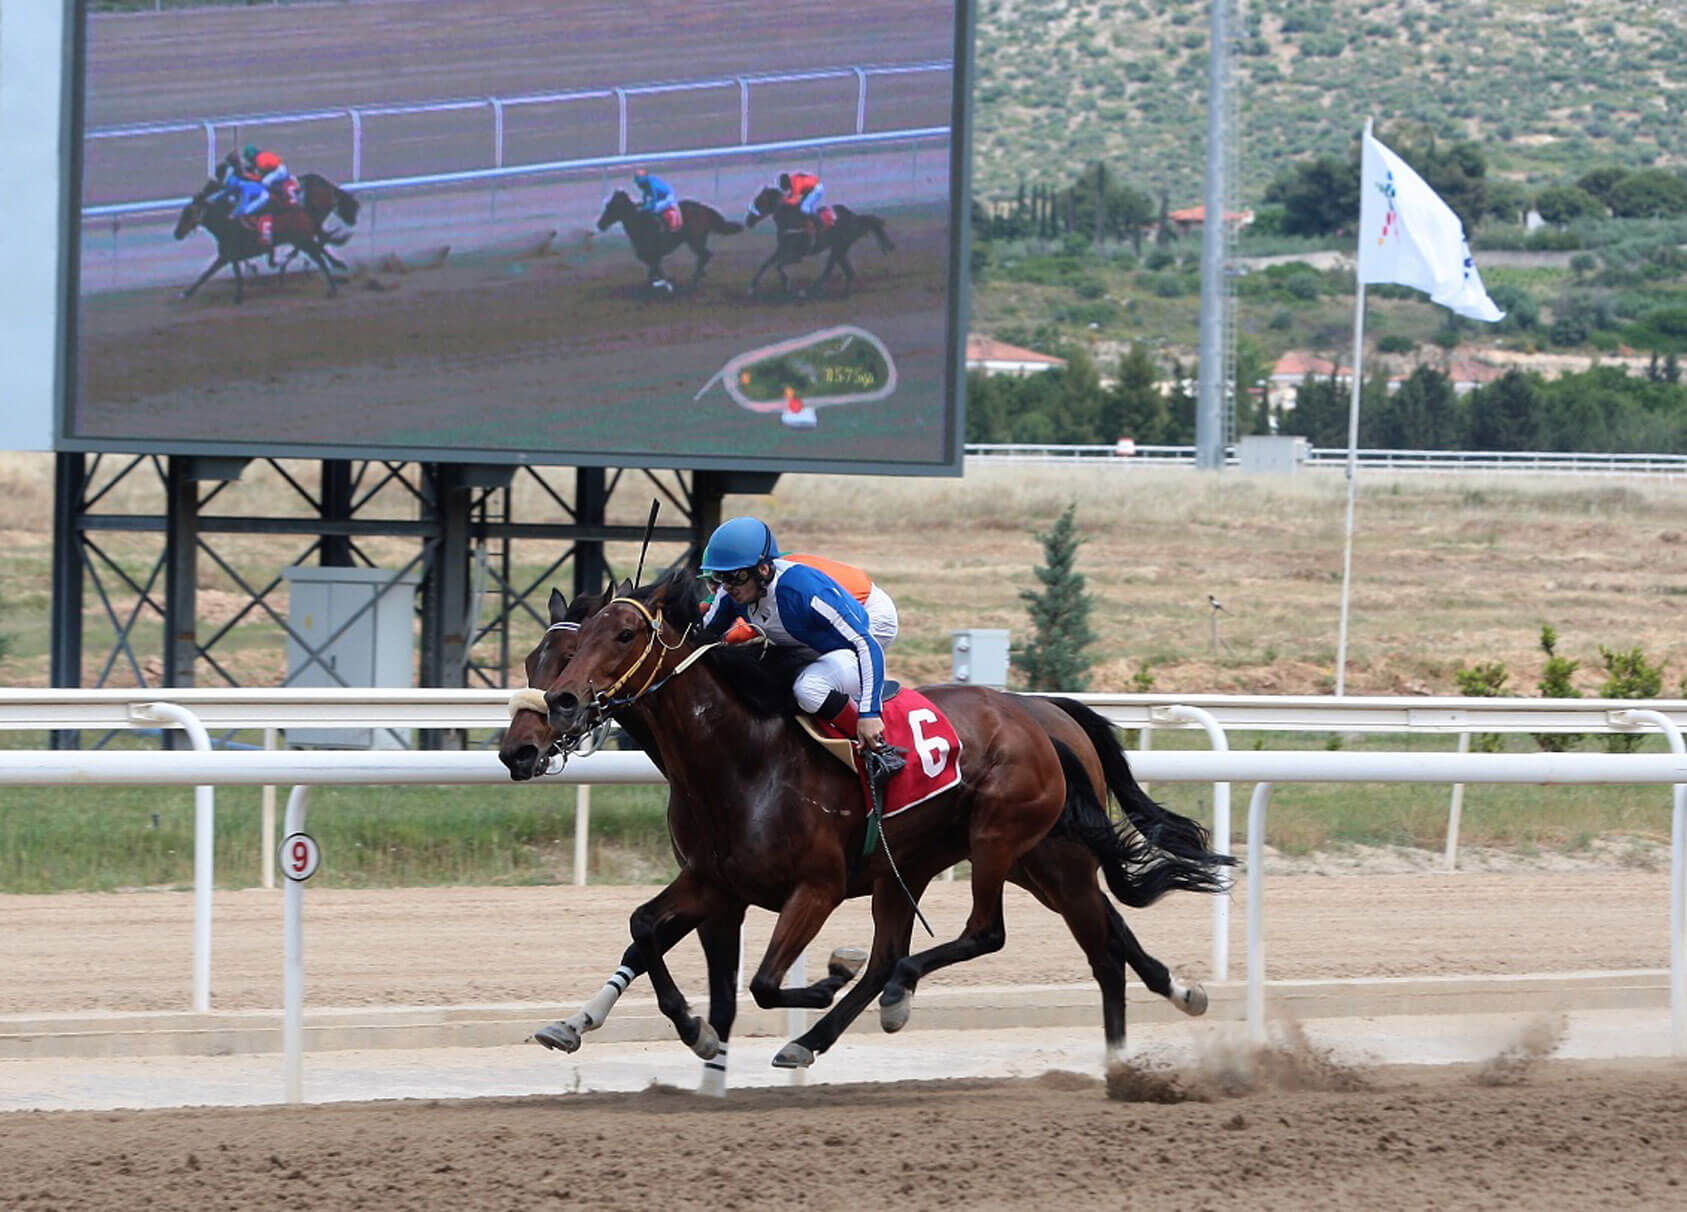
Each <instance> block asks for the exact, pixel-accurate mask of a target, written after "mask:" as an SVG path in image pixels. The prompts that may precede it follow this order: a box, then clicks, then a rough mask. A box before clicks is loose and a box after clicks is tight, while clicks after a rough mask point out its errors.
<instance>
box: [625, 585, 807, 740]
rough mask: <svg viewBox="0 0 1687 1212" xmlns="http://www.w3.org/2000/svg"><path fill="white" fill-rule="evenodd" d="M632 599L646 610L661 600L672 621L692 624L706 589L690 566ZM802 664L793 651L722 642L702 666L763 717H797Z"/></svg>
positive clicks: (708, 653) (700, 608)
mask: <svg viewBox="0 0 1687 1212" xmlns="http://www.w3.org/2000/svg"><path fill="white" fill-rule="evenodd" d="M627 596H629V597H631V598H633V599H634V600H635V601H638V602H640V603H642V604H643V605H645V606H651V607H653V606H654V605H656V604H657V603H658V602H659V603H660V604H661V605H662V606H663V607H664V609H666V610H667V611H668V614H669V616H670V618H676V619H684V620H685V621H686V622H692V621H694V620H696V619H699V618H701V617H702V606H703V597H704V593H703V586H702V584H701V583H700V582H699V581H698V579H697V575H696V574H695V573H694V572H692V571H691V569H690V568H688V567H686V566H685V565H680V566H678V567H675V568H670V569H669V570H668V571H667V572H664V573H663V574H662V575H661V576H660V577H658V578H657V579H656V580H654V581H652V582H651V583H650V584H649V585H645V586H643V587H641V588H638V589H635V590H633V592H632V593H631V594H629V595H627ZM676 607H677V608H678V611H677V612H676V609H675V608H676ZM681 627H682V628H683V623H682V624H681ZM800 662H801V658H800V657H799V656H798V655H797V654H795V653H792V652H790V651H789V650H781V649H778V648H770V647H767V646H765V645H762V644H753V643H752V644H722V645H721V646H720V647H718V648H711V649H710V650H709V651H708V652H707V653H706V654H705V655H704V657H703V664H705V665H707V666H708V667H709V668H710V669H711V670H713V671H714V672H715V674H716V675H717V676H719V678H720V680H721V682H722V683H723V684H725V686H726V687H727V688H728V689H729V690H731V691H732V692H733V694H735V695H736V696H737V697H738V700H739V701H740V702H741V703H743V704H744V706H745V707H746V708H748V709H749V712H750V714H751V715H753V716H756V717H757V718H759V719H778V718H782V717H789V716H792V715H795V714H796V711H797V700H796V697H795V696H794V695H793V693H792V690H791V683H792V682H793V681H794V680H795V677H796V667H797V665H798V664H799V663H800Z"/></svg>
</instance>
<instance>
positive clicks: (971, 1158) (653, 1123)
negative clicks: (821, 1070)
mask: <svg viewBox="0 0 1687 1212" xmlns="http://www.w3.org/2000/svg"><path fill="white" fill-rule="evenodd" d="M1473 857H1474V856H1473ZM1667 885H1668V875H1667V872H1665V871H1660V870H1644V869H1634V868H1624V867H1611V868H1603V869H1600V868H1585V869H1579V870H1556V871H1555V870H1547V869H1544V868H1539V869H1535V870H1511V871H1505V872H1499V871H1490V872H1483V871H1472V872H1470V873H1467V874H1461V875H1459V876H1456V877H1446V876H1441V875H1435V874H1428V873H1421V872H1420V873H1409V872H1399V873H1388V874H1381V873H1377V872H1375V871H1372V872H1371V873H1369V874H1367V875H1365V876H1364V877H1363V878H1355V877H1353V876H1351V875H1340V874H1336V873H1335V869H1334V868H1332V867H1325V868H1324V869H1322V870H1318V871H1313V872H1306V873H1301V874H1287V873H1274V874H1273V876H1272V879H1271V882H1270V884H1269V890H1268V896H1269V898H1270V900H1269V904H1270V907H1271V911H1272V913H1271V917H1270V921H1269V925H1268V930H1267V938H1268V941H1269V946H1270V958H1271V962H1272V968H1271V974H1272V976H1273V977H1274V978H1288V977H1313V976H1342V975H1408V974H1428V973H1439V974H1455V973H1466V974H1468V973H1515V972H1531V971H1533V972H1542V971H1547V972H1562V971H1572V970H1577V969H1586V968H1595V967H1597V968H1619V967H1654V968H1655V967H1659V966H1661V965H1662V963H1663V962H1664V959H1665V955H1666V947H1667V943H1666V934H1667V895H1668V893H1667ZM648 891H649V890H648V889H642V888H630V887H609V888H593V889H575V888H554V887H553V888H511V889H418V890H409V891H398V892H349V891H331V890H326V889H322V890H312V891H311V892H310V894H309V895H308V896H307V909H306V924H307V932H308V933H307V938H308V948H309V950H308V955H309V964H310V978H309V987H310V997H311V1001H312V1004H313V1005H318V1006H321V1005H330V1004H337V1005H346V1004H369V1003H376V1002H388V1003H390V1002H410V1003H450V1002H465V1001H480V1002H490V1001H500V1000H512V1001H513V1000H524V999H528V998H534V999H546V1000H548V999H557V1001H558V1004H564V1005H567V1006H568V1007H569V1008H572V1007H573V1005H575V1004H577V1002H576V999H577V998H579V997H580V996H583V995H584V994H586V993H589V992H590V991H591V990H592V989H594V988H595V987H596V984H597V982H598V981H599V980H600V979H601V977H602V975H603V973H604V972H605V971H606V969H607V967H608V966H609V965H610V964H612V963H613V960H614V955H615V954H616V953H618V950H619V947H620V942H621V940H622V939H624V938H625V934H624V926H623V925H622V922H623V921H624V914H625V911H626V910H627V909H628V908H630V907H631V906H632V905H633V904H636V903H637V902H638V901H639V900H640V899H641V898H642V897H644V896H645V895H647V894H648ZM964 897H965V888H964V885H961V884H955V885H938V886H937V887H935V888H934V889H933V890H932V893H931V894H930V895H929V897H928V905H929V907H930V908H931V909H932V910H933V911H934V912H933V917H934V925H936V926H937V927H938V929H939V930H940V931H942V930H944V929H945V928H950V929H952V928H953V927H954V926H955V925H957V924H958V921H959V918H960V916H961V915H962V914H964V912H965V900H964ZM278 901H279V897H278V896H277V895H276V894H273V893H262V892H246V893H228V894H222V895H220V896H219V899H218V904H217V915H218V916H217V945H216V950H215V952H214V964H213V966H214V980H213V1004H214V1005H216V1006H218V1007H222V1008H233V1007H238V1006H272V1005H274V1004H275V1002H276V1000H277V993H278V988H279V979H278V975H277V970H278V960H279V956H278V952H279V939H278V934H279V914H280V910H279V904H278ZM1244 907H1245V899H1244V896H1243V894H1242V893H1241V892H1239V893H1238V898H1237V904H1236V906H1235V921H1236V922H1237V923H1240V921H1241V920H1242V912H1243V909H1244ZM1008 913H1009V918H1008V922H1009V941H1008V946H1007V949H1006V950H1005V951H1004V952H1002V953H1001V954H1000V955H998V956H993V957H989V958H988V959H986V960H984V961H980V962H978V963H975V964H972V965H966V966H963V967H962V968H960V969H956V970H952V971H951V972H949V973H945V974H942V975H940V976H934V977H933V978H932V983H933V984H934V985H935V984H936V983H937V982H939V981H942V982H944V983H962V982H968V981H978V982H989V983H1006V982H1041V981H1054V982H1074V981H1078V980H1082V979H1084V974H1083V972H1082V969H1081V961H1080V960H1079V958H1078V955H1077V952H1076V949H1075V948H1074V947H1073V946H1072V944H1071V942H1070V940H1068V939H1066V938H1065V936H1064V933H1063V930H1062V927H1061V926H1060V924H1059V922H1058V921H1057V920H1056V919H1055V918H1054V917H1053V916H1052V915H1050V914H1048V913H1046V912H1043V911H1042V910H1040V909H1037V908H1035V907H1034V906H1033V905H1031V904H1030V903H1029V902H1028V901H1026V900H1025V899H1024V898H1023V897H1022V896H1020V895H1018V894H1015V896H1014V897H1013V899H1012V900H1010V903H1009V909H1008ZM1206 915H1207V905H1206V903H1205V902H1203V901H1200V900H1197V899H1196V898H1193V897H1174V898H1172V899H1171V900H1169V901H1168V902H1166V903H1165V904H1164V905H1161V906H1156V907H1155V908H1154V909H1153V910H1150V911H1146V912H1141V913H1136V914H1134V915H1132V918H1131V920H1132V923H1133V925H1134V927H1135V928H1136V929H1137V931H1138V933H1139V934H1140V935H1141V937H1142V938H1143V941H1144V943H1145V945H1147V946H1148V947H1149V949H1150V950H1151V951H1153V952H1155V953H1156V954H1158V955H1161V956H1162V957H1164V958H1165V959H1167V960H1168V961H1169V962H1171V963H1173V964H1174V965H1176V966H1178V967H1180V968H1182V969H1183V970H1184V971H1186V972H1189V973H1192V974H1195V975H1200V974H1201V972H1202V969H1203V968H1204V965H1205V957H1206V955H1207V947H1206V937H1207V936H1206V921H1207V916H1206ZM190 919H191V897H189V896H188V895H186V894H184V893H170V892H140V893H127V894H121V895H107V896H100V895H87V896H82V895H75V896H64V897H8V898H0V970H4V971H5V972H6V973H7V974H8V980H7V982H6V983H5V984H4V985H3V986H0V997H3V999H4V1000H3V1001H0V1012H4V1013H11V1014H17V1013H20V1012H24V1011H26V1010H28V1011H37V1012H39V1011H44V1010H50V1009H62V1010H73V1009H87V1008H94V1007H104V1008H118V1007H122V1008H128V1009H139V1008H146V1007H157V1006H162V1007H169V1008H178V1007H180V1006H181V1005H182V1003H183V1000H184V999H185V996H186V984H187V980H186V978H187V972H188V960H187V955H188V942H189V933H190V932H189V929H188V924H189V921H190ZM864 926H865V915H864V913H863V912H862V911H861V908H860V906H858V905H851V906H848V907H846V909H845V910H844V911H843V912H842V913H840V915H839V916H838V919H837V920H836V922H834V923H833V925H832V926H830V927H829V928H828V930H827V933H826V935H824V936H823V938H822V940H821V944H820V945H821V946H822V947H826V946H830V945H833V944H834V943H836V942H843V941H851V940H856V941H858V940H857V939H856V936H858V935H860V934H862V932H863V928H864ZM766 929H767V916H766V915H763V914H757V915H755V916H754V917H753V919H752V928H751V932H750V940H749V945H750V948H751V951H752V953H754V952H755V950H756V949H757V948H759V946H760V944H761V940H762V939H763V938H764V937H765V932H766ZM1238 938H1239V936H1238ZM694 952H695V948H694V947H691V946H690V945H689V944H687V945H685V946H682V947H681V948H680V949H679V951H678V952H677V953H676V954H678V955H680V956H681V963H680V964H678V965H676V976H678V977H679V979H680V980H681V982H682V983H684V984H687V985H688V986H689V988H691V989H692V990H694V991H697V990H698V976H699V974H698V972H697V965H696V962H695V960H694V959H693V958H692V957H693V954H694ZM811 962H813V959H812V958H811ZM642 991H643V986H642V985H640V986H638V987H635V990H634V993H639V992H642ZM699 993H700V991H699ZM917 1014H918V1011H917V1010H916V1016H917ZM911 1038H916V1039H917V1037H911ZM1287 1038H1288V1041H1289V1042H1287V1043H1284V1044H1280V1045H1279V1046H1277V1047H1276V1048H1274V1049H1273V1050H1270V1051H1266V1052H1263V1053H1259V1054H1255V1055H1253V1056H1252V1057H1251V1058H1250V1057H1249V1056H1247V1055H1246V1054H1243V1053H1240V1052H1237V1053H1235V1054H1233V1055H1210V1056H1207V1057H1205V1058H1203V1059H1202V1060H1201V1061H1200V1062H1199V1063H1198V1064H1197V1065H1195V1066H1193V1067H1191V1068H1190V1069H1189V1070H1187V1071H1179V1072H1171V1071H1155V1070H1151V1069H1136V1070H1120V1071H1117V1072H1116V1073H1115V1074H1114V1075H1113V1079H1112V1081H1111V1083H1110V1089H1109V1087H1108V1086H1104V1084H1103V1083H1102V1082H1101V1081H1099V1080H1097V1079H1095V1078H1093V1077H1088V1076H1080V1075H1077V1074H1070V1073H1048V1074H1045V1075H1044V1076H1042V1077H1041V1078H1035V1079H1028V1080H1002V1081H971V1082H937V1083H931V1082H927V1083H917V1082H916V1083H902V1084H896V1085H828V1086H817V1087H809V1088H806V1089H797V1088H784V1089H763V1090H738V1091H735V1092H734V1094H733V1095H732V1097H731V1099H730V1100H729V1101H728V1102H727V1103H726V1104H724V1105H712V1104H704V1103H700V1102H699V1101H698V1100H697V1097H696V1096H695V1095H693V1094H690V1093H689V1092H680V1091H674V1090H670V1089H665V1088H652V1089H650V1090H647V1091H645V1092H643V1093H640V1094H636V1095H583V1096H564V1097H539V1098H523V1099H487V1100H477V1101H466V1102H444V1103H442V1102H437V1101H432V1102H416V1101H412V1102H401V1101H394V1102H380V1103H364V1104H336V1105H331V1106H322V1107H314V1108H308V1109H281V1108H270V1109H263V1108H242V1109H217V1110H209V1109H206V1110H191V1109H190V1110H174V1111H150V1112H140V1113H106V1112H98V1113H95V1112H52V1113H40V1112H35V1113H14V1114H9V1115H5V1116H0V1173H3V1174H4V1175H5V1183H4V1185H3V1187H0V1202H3V1203H4V1204H5V1206H11V1207H19V1208H52V1209H75V1208H102V1207H135V1206H137V1205H145V1206H148V1207H151V1208H154V1209H173V1208H192V1209H200V1208H206V1207H230V1208H248V1207H255V1206H258V1205H260V1204H263V1203H274V1202H285V1203H286V1204H288V1205H290V1206H297V1207H315V1208H357V1207H368V1208H398V1207H430V1208H462V1209H479V1208H530V1207H550V1206H559V1207H560V1206H574V1205H582V1206H596V1207H602V1208H650V1207H666V1208H705V1207H706V1208H772V1207H786V1206H791V1205H793V1204H795V1203H797V1202H799V1200H800V1201H801V1202H802V1203H803V1204H804V1205H806V1206H810V1207H814V1208H881V1207H890V1206H900V1207H924V1206H932V1207H947V1206H956V1207H969V1208H1005V1207H1029V1206H1036V1207H1044V1206H1049V1205H1051V1204H1055V1203H1058V1204H1060V1205H1063V1206H1065V1207H1067V1208H1118V1207H1149V1206H1159V1207H1163V1206H1166V1205H1167V1204H1168V1203H1170V1204H1175V1205H1176V1206H1180V1207H1189V1208H1192V1209H1199V1208H1232V1207H1248V1208H1258V1209H1272V1208H1284V1209H1288V1208H1295V1209H1300V1208H1337V1207H1340V1208H1351V1207H1360V1208H1476V1207H1481V1208H1551V1207H1566V1206H1579V1207H1591V1208H1605V1207H1620V1208H1680V1207H1682V1206H1684V1205H1687V1192H1684V1191H1683V1188H1682V1185H1681V1184H1682V1183H1683V1182H1687V1068H1684V1067H1683V1066H1681V1065H1680V1064H1667V1063H1662V1062H1650V1063H1646V1064H1641V1063H1631V1062H1598V1063H1594V1062H1569V1061H1550V1060H1545V1059H1542V1058H1543V1057H1544V1055H1545V1054H1546V1053H1548V1052H1550V1050H1551V1044H1550V1041H1548V1042H1547V1043H1545V1044H1541V1043H1538V1042H1537V1043H1536V1044H1530V1043H1528V1041H1527V1040H1526V1039H1525V1040H1523V1041H1520V1044H1519V1046H1518V1047H1517V1048H1515V1049H1513V1050H1511V1051H1510V1052H1509V1053H1508V1054H1507V1056H1506V1057H1505V1058H1502V1059H1501V1061H1500V1062H1499V1063H1490V1064H1488V1065H1485V1066H1474V1067H1472V1066H1465V1067H1458V1066H1452V1067H1436V1068H1429V1067H1411V1068H1392V1069H1381V1070H1362V1069H1355V1068H1351V1067H1344V1066H1343V1065H1341V1064H1337V1063H1335V1062H1334V1061H1332V1060H1331V1059H1330V1058H1329V1057H1328V1056H1326V1055H1321V1054H1320V1053H1318V1051H1317V1050H1316V1049H1314V1048H1312V1047H1310V1046H1309V1045H1306V1044H1305V1042H1304V1041H1300V1042H1298V1043H1297V1042H1296V1037H1295V1036H1294V1035H1293V1034H1292V1033H1291V1035H1290V1036H1289V1037H1287ZM1098 1042H1099V1041H1098ZM1250 1061H1251V1063H1250ZM0 1064H4V1062H0ZM0 1077H3V1071H0ZM1110 1092H1111V1093H1112V1094H1113V1095H1114V1097H1111V1098H1110V1097H1108V1095H1109V1093H1110Z"/></svg>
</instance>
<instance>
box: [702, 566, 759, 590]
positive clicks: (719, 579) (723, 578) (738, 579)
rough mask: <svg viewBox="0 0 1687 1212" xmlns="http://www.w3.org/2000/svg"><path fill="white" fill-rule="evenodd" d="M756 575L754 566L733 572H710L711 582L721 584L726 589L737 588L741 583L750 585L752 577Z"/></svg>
mask: <svg viewBox="0 0 1687 1212" xmlns="http://www.w3.org/2000/svg"><path fill="white" fill-rule="evenodd" d="M755 575H756V570H755V569H754V568H740V569H737V570H736V571H733V572H711V573H709V574H708V577H709V584H711V585H719V586H722V587H723V588H726V589H737V588H738V587H739V586H740V585H748V584H749V583H750V578H751V577H753V576H755Z"/></svg>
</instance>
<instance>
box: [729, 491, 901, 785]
mask: <svg viewBox="0 0 1687 1212" xmlns="http://www.w3.org/2000/svg"><path fill="white" fill-rule="evenodd" d="M811 558H812V557H811ZM702 562H703V572H704V574H705V576H707V577H708V579H709V581H710V582H711V583H712V584H713V585H714V586H715V587H716V589H717V592H716V594H715V598H714V601H713V602H711V603H710V604H709V605H708V607H707V608H706V610H705V612H704V615H703V628H704V629H705V630H706V631H710V632H713V633H715V634H717V635H719V634H722V633H724V632H725V631H726V630H727V628H728V627H730V626H731V625H732V623H733V622H734V621H736V620H738V619H743V620H745V621H747V622H748V623H749V624H750V625H751V626H752V627H754V628H755V629H756V630H758V631H760V632H761V633H762V634H763V635H765V636H766V637H767V638H768V640H769V641H771V642H772V643H773V644H775V645H777V646H779V647H782V648H796V649H806V650H808V651H809V652H811V653H814V654H817V658H816V659H815V660H813V661H811V662H810V663H809V664H807V665H806V666H804V667H803V670H802V672H801V673H799V674H798V675H797V679H796V682H795V684H794V685H793V686H792V692H793V693H794V694H795V696H796V700H797V706H798V707H799V708H801V709H802V710H803V711H805V712H807V713H808V714H810V715H815V716H818V717H820V718H821V719H824V720H830V721H832V723H833V724H834V725H836V726H837V727H839V728H840V729H842V730H843V731H844V732H846V733H847V732H850V731H854V733H855V735H856V737H857V738H858V739H859V740H860V741H861V743H862V745H864V746H868V747H871V748H874V749H880V750H881V751H883V750H884V749H886V748H888V747H887V746H886V742H885V734H884V724H883V723H882V722H881V721H880V719H879V711H880V703H881V701H882V697H883V694H884V644H883V642H881V640H880V639H879V637H878V635H875V634H874V632H875V631H878V632H879V633H880V634H885V633H886V632H888V634H889V635H890V637H891V638H892V639H894V638H895V628H896V608H895V606H894V605H893V604H891V602H890V596H889V595H888V594H885V593H884V591H883V590H878V593H879V594H881V595H882V597H881V599H880V600H879V603H878V607H879V615H880V618H879V624H878V626H877V627H875V626H874V621H873V619H872V618H871V617H870V616H869V614H868V611H867V609H865V608H864V607H863V605H862V604H861V602H859V601H857V600H856V598H855V596H854V595H852V594H851V593H850V592H849V590H847V589H845V588H844V587H843V586H842V585H840V584H839V583H838V582H837V581H836V580H835V579H833V577H831V576H830V575H828V574H827V573H826V572H824V571H822V570H821V569H819V568H816V567H814V566H813V565H810V564H807V563H797V562H796V561H795V560H791V559H788V558H785V557H782V556H781V555H780V553H779V545H778V544H777V543H776V542H775V541H774V538H773V531H772V530H770V529H768V526H767V524H766V523H765V522H762V521H761V520H759V519H757V518H732V519H730V520H728V521H726V522H722V523H721V524H720V526H718V527H717V528H716V529H715V532H714V534H712V535H711V536H709V542H708V545H707V546H706V547H704V549H703V561H702ZM838 567H840V568H847V567H848V566H847V565H839V566H838ZM849 571H851V572H856V571H858V570H854V569H851V570H849ZM874 588H876V587H874ZM867 596H868V597H869V598H871V597H872V592H871V590H869V592H868V594H867ZM887 607H888V613H887V611H886V608H887ZM852 726H853V727H852ZM897 768H900V767H897Z"/></svg>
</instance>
